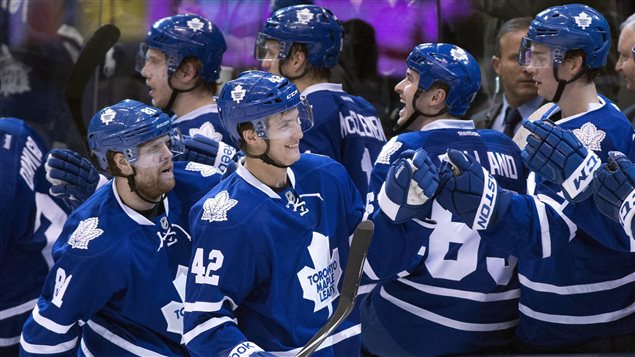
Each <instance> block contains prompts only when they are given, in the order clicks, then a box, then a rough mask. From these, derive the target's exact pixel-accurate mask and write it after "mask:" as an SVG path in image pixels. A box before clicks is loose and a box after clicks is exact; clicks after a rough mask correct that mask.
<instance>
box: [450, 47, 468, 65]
mask: <svg viewBox="0 0 635 357" xmlns="http://www.w3.org/2000/svg"><path fill="white" fill-rule="evenodd" d="M450 56H452V58H453V59H454V60H455V61H460V62H465V61H467V53H466V52H465V50H463V49H462V48H453V49H452V50H451V51H450Z"/></svg>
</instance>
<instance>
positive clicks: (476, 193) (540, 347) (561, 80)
mask: <svg viewBox="0 0 635 357" xmlns="http://www.w3.org/2000/svg"><path fill="white" fill-rule="evenodd" d="M609 47H610V31H609V26H608V24H607V22H606V20H605V19H604V17H603V16H602V15H601V14H600V13H598V12H597V11H596V10H594V9H593V8H590V7H588V6H585V5H579V4H571V5H563V6H554V7H551V8H549V9H547V10H544V11H543V12H541V13H539V14H538V15H537V16H536V17H535V18H534V20H533V21H532V23H531V25H530V27H529V32H528V35H527V38H526V39H525V40H524V41H523V45H522V46H521V54H520V57H519V60H520V63H521V65H523V66H526V67H527V71H528V72H529V73H531V74H532V76H533V78H534V80H535V81H536V84H537V86H538V94H539V95H540V96H542V97H544V98H548V99H550V100H552V101H553V102H555V103H556V104H554V105H552V106H551V107H548V108H543V110H545V112H544V114H543V115H542V118H543V119H547V118H548V119H551V120H553V121H556V125H557V128H562V129H569V130H572V132H573V133H575V135H576V136H577V137H578V139H580V141H581V143H582V144H583V145H584V146H586V148H588V150H587V151H586V154H587V155H586V156H585V157H584V158H582V159H581V160H579V162H578V163H579V165H573V162H575V160H572V159H573V158H574V155H575V153H576V152H577V151H576V150H573V148H571V147H570V148H566V147H563V148H565V149H566V150H563V151H560V150H554V148H553V146H552V144H554V142H552V139H553V137H549V138H548V136H549V135H547V134H546V133H549V132H550V131H551V129H550V128H556V127H554V126H552V125H550V124H548V123H547V122H546V121H544V122H543V121H537V122H535V123H534V124H532V123H529V122H525V123H524V125H525V126H526V127H528V128H530V129H531V130H532V131H533V133H534V135H536V136H533V135H531V136H529V138H528V140H527V143H528V146H527V151H524V152H523V156H524V157H523V158H524V159H525V162H526V163H528V166H529V168H530V169H531V170H533V171H535V172H536V175H535V176H536V177H535V180H531V182H535V189H534V190H533V192H532V195H519V194H511V193H510V192H508V191H505V190H502V189H500V188H497V186H496V181H497V180H496V179H495V178H493V177H492V176H491V175H489V174H488V173H487V171H486V170H484V169H483V168H482V167H481V165H479V163H478V162H477V161H476V160H475V159H474V158H472V157H470V156H468V155H465V154H462V153H460V152H457V151H454V152H451V153H449V157H450V160H451V162H452V165H448V166H446V167H445V168H443V169H441V170H440V171H441V172H440V175H441V188H440V189H439V192H438V194H437V201H438V202H439V203H440V204H441V205H442V206H443V207H445V208H446V209H449V210H450V211H451V212H453V213H454V214H455V215H456V217H457V219H458V220H460V221H461V222H464V223H466V224H468V225H470V226H473V227H475V228H477V229H483V230H484V231H483V232H482V233H481V236H482V237H484V240H485V241H487V242H488V243H490V244H493V245H495V246H497V247H499V248H502V249H505V250H507V251H509V252H511V253H513V254H516V255H517V256H518V258H519V261H518V271H519V274H520V283H521V294H520V296H521V297H520V313H521V314H520V321H519V325H518V329H517V339H518V342H519V346H520V350H521V351H541V352H542V351H547V352H552V353H555V352H558V353H560V352H581V351H583V352H624V351H633V350H634V349H635V345H634V344H633V341H635V339H634V338H633V333H635V314H634V313H633V310H632V303H633V299H632V296H633V294H634V293H635V281H633V279H632V278H631V277H632V276H633V275H634V274H635V261H634V260H633V259H632V256H631V254H629V253H628V252H624V251H623V250H620V249H615V248H616V246H615V242H614V239H615V237H616V236H617V235H618V234H621V232H619V226H616V225H614V224H613V225H604V224H602V220H603V219H604V216H602V215H601V214H599V212H598V210H597V208H596V207H595V205H594V203H593V201H592V200H591V199H585V197H587V196H588V195H589V194H590V190H586V188H587V187H588V186H589V184H590V183H591V177H592V172H593V171H594V169H595V168H596V167H597V166H599V163H600V160H601V161H606V159H607V155H608V152H609V151H612V150H618V151H622V152H629V149H630V147H631V142H632V135H633V130H632V128H631V126H630V123H629V122H628V121H627V120H626V118H625V117H624V115H623V114H622V113H621V112H620V111H619V109H618V108H617V107H615V106H614V105H613V104H612V103H611V102H610V101H609V100H608V99H606V98H605V97H603V96H600V95H598V94H597V91H596V87H595V84H594V82H593V78H594V77H595V75H596V74H597V73H598V72H599V71H600V70H601V69H602V68H603V67H604V66H605V64H606V59H607V54H608V51H609ZM538 129H540V130H538ZM541 139H542V140H541ZM543 140H544V141H543ZM541 143H544V144H546V145H544V146H541ZM550 162H561V163H564V164H565V165H564V166H563V169H562V170H555V169H554V166H552V165H550V164H549V163H550ZM564 197H566V198H567V199H568V200H565V198H564ZM569 200H570V201H571V202H570V201H569ZM581 212H585V214H581ZM598 225H600V226H602V227H609V229H612V230H613V231H612V232H608V231H601V232H600V233H598V231H599V230H598V229H597V228H596V227H597V226H598ZM611 227H613V228H611Z"/></svg>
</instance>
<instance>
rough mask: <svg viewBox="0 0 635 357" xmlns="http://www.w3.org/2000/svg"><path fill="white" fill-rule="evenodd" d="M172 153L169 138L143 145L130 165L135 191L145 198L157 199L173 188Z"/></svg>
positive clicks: (161, 138)
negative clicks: (133, 167) (137, 156)
mask: <svg viewBox="0 0 635 357" xmlns="http://www.w3.org/2000/svg"><path fill="white" fill-rule="evenodd" d="M172 156H173V153H172V152H171V151H170V149H169V137H168V136H163V137H160V138H157V139H155V140H152V141H149V142H147V143H145V144H143V145H142V146H141V147H140V149H139V158H138V159H137V160H136V161H135V162H134V163H133V164H132V165H133V166H135V168H136V172H137V174H136V176H135V183H136V185H137V190H139V191H140V192H141V194H143V195H144V196H145V197H149V198H158V197H159V196H161V195H162V194H164V193H167V192H169V191H170V190H172V189H173V188H174V185H175V183H176V181H175V180H174V163H173V161H172Z"/></svg>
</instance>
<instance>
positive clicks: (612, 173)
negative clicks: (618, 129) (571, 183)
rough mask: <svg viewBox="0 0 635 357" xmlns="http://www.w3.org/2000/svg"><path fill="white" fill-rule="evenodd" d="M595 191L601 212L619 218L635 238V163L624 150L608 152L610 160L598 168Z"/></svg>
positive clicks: (596, 201)
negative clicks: (634, 219)
mask: <svg viewBox="0 0 635 357" xmlns="http://www.w3.org/2000/svg"><path fill="white" fill-rule="evenodd" d="M593 191H594V197H595V204H596V205H597V206H598V209H599V210H600V212H602V213H603V214H605V215H606V216H608V217H609V218H611V219H613V220H615V221H618V222H620V224H621V225H622V227H623V228H624V230H625V231H626V234H627V235H628V236H629V237H631V239H633V229H634V228H635V227H634V226H633V223H634V222H633V215H635V164H633V163H632V162H631V160H629V159H628V158H627V157H626V155H624V154H622V153H621V152H618V151H611V152H609V158H608V164H602V166H601V167H600V168H599V169H598V170H597V171H596V172H595V177H594V179H593Z"/></svg>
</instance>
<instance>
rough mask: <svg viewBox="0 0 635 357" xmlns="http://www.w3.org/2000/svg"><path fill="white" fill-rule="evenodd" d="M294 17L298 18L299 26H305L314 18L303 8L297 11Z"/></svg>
mask: <svg viewBox="0 0 635 357" xmlns="http://www.w3.org/2000/svg"><path fill="white" fill-rule="evenodd" d="M296 15H297V16H298V22H299V23H301V24H304V25H306V24H308V23H309V22H311V20H313V16H314V15H313V13H312V12H311V11H310V10H309V9H307V8H304V9H302V10H300V11H298V12H297V13H296Z"/></svg>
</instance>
